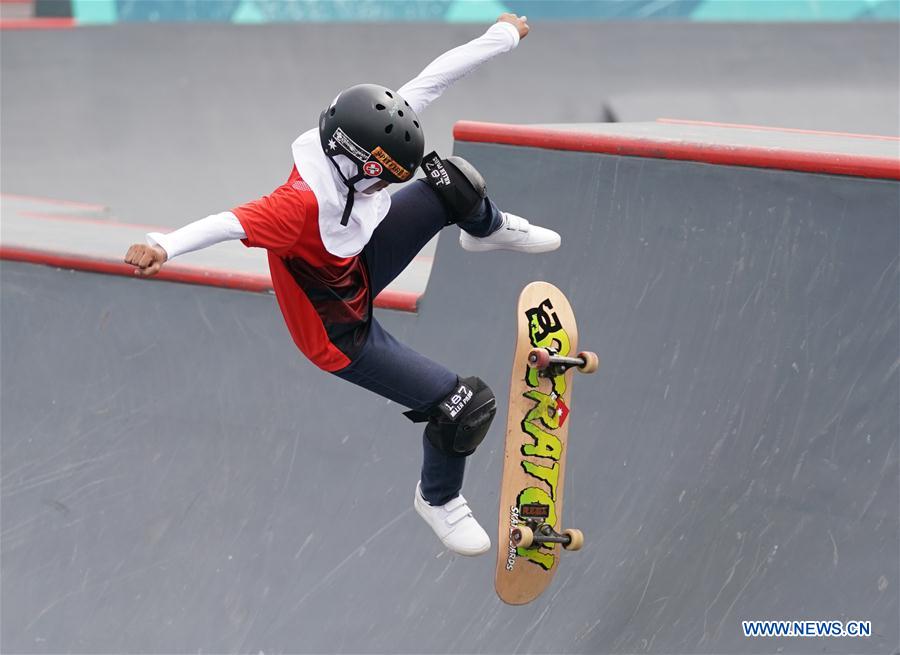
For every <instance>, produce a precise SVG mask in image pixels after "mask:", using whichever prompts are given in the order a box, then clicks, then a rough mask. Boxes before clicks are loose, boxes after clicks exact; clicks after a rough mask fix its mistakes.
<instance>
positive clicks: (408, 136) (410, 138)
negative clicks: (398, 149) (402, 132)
mask: <svg viewBox="0 0 900 655" xmlns="http://www.w3.org/2000/svg"><path fill="white" fill-rule="evenodd" d="M406 141H407V143H408V142H410V141H412V137H411V136H410V135H409V132H407V133H406Z"/></svg>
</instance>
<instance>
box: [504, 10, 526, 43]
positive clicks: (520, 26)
mask: <svg viewBox="0 0 900 655" xmlns="http://www.w3.org/2000/svg"><path fill="white" fill-rule="evenodd" d="M497 22H498V23H509V24H510V25H513V26H514V27H515V28H516V29H517V30H519V38H520V39H524V38H525V37H526V36H528V32H529V30H530V29H531V28H530V27H528V16H522V17H521V18H519V17H518V16H516V15H515V14H501V15H500V18H498V19H497Z"/></svg>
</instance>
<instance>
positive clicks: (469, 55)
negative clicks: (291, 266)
mask: <svg viewBox="0 0 900 655" xmlns="http://www.w3.org/2000/svg"><path fill="white" fill-rule="evenodd" d="M518 44H519V32H518V30H517V29H516V27H515V26H514V25H512V24H510V23H506V22H500V23H494V24H493V25H491V26H490V27H489V28H488V30H487V31H486V32H485V33H484V34H483V35H482V36H480V37H478V38H476V39H473V40H472V41H469V42H468V43H466V44H463V45H461V46H458V47H456V48H454V49H452V50H449V51H448V52H445V53H444V54H442V55H441V56H440V57H438V58H437V59H435V60H434V61H432V62H431V63H430V64H428V66H426V67H425V69H424V70H422V72H421V73H419V74H418V75H417V76H416V77H415V78H414V79H412V80H410V81H409V82H407V83H406V84H404V85H403V86H402V87H400V89H399V90H398V91H397V92H398V94H399V95H400V96H401V97H402V98H403V99H404V100H406V101H407V102H408V103H409V104H410V106H411V107H412V108H413V110H414V111H415V112H416V114H419V113H421V112H422V111H423V110H424V109H425V108H426V107H428V105H430V104H431V103H432V102H433V101H434V100H436V99H437V98H438V97H440V95H441V94H442V93H443V92H444V91H446V90H447V88H448V87H449V86H450V85H451V84H453V83H454V82H456V81H457V80H459V79H461V78H462V77H464V76H465V75H467V74H468V73H470V72H471V71H473V70H475V69H476V68H477V67H478V66H480V65H481V64H483V63H485V62H486V61H488V60H490V59H492V58H494V57H496V56H497V55H499V54H502V53H504V52H509V51H510V50H512V49H513V48H515V47H516V46H517V45H518ZM292 151H293V154H294V163H295V164H296V166H297V170H298V171H299V172H300V175H301V176H302V177H303V179H304V181H305V182H307V183H308V184H309V186H310V187H311V188H312V190H313V192H314V193H315V195H316V200H317V201H318V204H319V230H320V234H321V236H322V241H323V244H324V245H325V247H326V249H327V250H328V251H329V252H331V253H332V254H334V255H337V256H339V257H349V256H352V255H355V254H358V253H359V252H360V251H361V250H362V249H363V248H364V247H365V245H366V244H367V243H368V241H369V238H370V237H371V236H372V232H374V230H375V228H376V227H377V226H378V224H379V223H380V222H381V221H382V220H383V219H384V217H385V216H386V215H387V212H388V210H389V209H390V194H388V193H387V191H384V190H382V191H379V192H378V193H375V194H371V195H363V194H357V197H356V200H355V202H354V207H353V212H352V213H351V216H350V221H349V222H348V224H347V225H346V226H342V225H341V224H340V220H341V214H342V212H343V209H344V204H343V203H344V201H345V199H346V187H345V186H344V184H343V182H342V180H341V179H340V177H339V176H338V174H337V171H335V170H334V168H333V166H332V164H331V162H329V161H328V158H327V157H326V156H325V154H324V152H322V148H321V145H320V142H319V135H318V129H312V130H309V131H307V132H305V133H304V134H302V135H301V136H300V137H298V138H297V140H296V141H294V144H293V146H292ZM245 237H246V234H245V232H244V229H243V227H242V226H241V224H240V222H239V221H238V219H237V217H236V216H235V215H234V214H233V213H232V212H230V211H226V212H221V213H218V214H212V215H211V216H207V217H206V218H203V219H200V220H199V221H194V222H193V223H190V224H189V225H186V226H184V227H182V228H180V229H178V230H175V231H174V232H170V233H168V234H162V233H159V232H151V233H149V234H148V235H147V241H148V243H150V244H151V245H159V246H160V247H162V248H163V249H164V250H165V251H166V254H167V255H168V258H169V259H172V258H173V257H177V256H178V255H181V254H184V253H187V252H192V251H194V250H200V249H202V248H206V247H208V246H211V245H213V244H216V243H219V242H221V241H227V240H231V239H243V238H245Z"/></svg>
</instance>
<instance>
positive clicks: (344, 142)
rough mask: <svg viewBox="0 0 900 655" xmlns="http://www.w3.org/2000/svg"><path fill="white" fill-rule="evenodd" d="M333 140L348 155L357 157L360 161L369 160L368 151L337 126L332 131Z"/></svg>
mask: <svg viewBox="0 0 900 655" xmlns="http://www.w3.org/2000/svg"><path fill="white" fill-rule="evenodd" d="M332 138H333V139H334V140H335V141H337V143H338V145H339V146H341V147H342V148H343V149H344V150H345V151H346V152H347V153H348V154H349V155H350V156H352V157H354V158H356V159H358V160H359V161H361V162H362V163H364V164H365V163H366V162H367V161H368V160H369V153H368V152H366V151H365V150H364V149H363V148H362V147H360V145H359V144H358V143H356V141H354V140H353V139H351V138H350V137H349V136H347V133H346V132H344V130H342V129H341V128H337V129H336V130H335V131H334V136H333V137H332Z"/></svg>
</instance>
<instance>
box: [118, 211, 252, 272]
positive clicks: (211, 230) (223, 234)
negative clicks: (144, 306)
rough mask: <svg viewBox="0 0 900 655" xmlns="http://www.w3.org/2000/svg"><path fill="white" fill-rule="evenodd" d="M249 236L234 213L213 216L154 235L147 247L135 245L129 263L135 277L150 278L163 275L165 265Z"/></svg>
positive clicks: (127, 256) (151, 235)
mask: <svg viewBox="0 0 900 655" xmlns="http://www.w3.org/2000/svg"><path fill="white" fill-rule="evenodd" d="M246 236H247V235H246V234H245V233H244V228H243V227H242V226H241V224H240V222H239V221H238V219H237V217H236V216H235V215H234V214H233V213H231V212H222V213H221V214H213V215H212V216H207V217H206V218H202V219H200V220H199V221H194V222H193V223H190V224H189V225H185V226H184V227H182V228H180V229H178V230H175V231H174V232H170V233H168V234H162V233H160V232H151V233H150V234H148V235H147V243H146V244H144V243H135V244H133V245H132V246H131V247H130V248H129V249H128V252H127V253H126V254H125V263H126V264H131V265H132V266H134V267H135V271H134V274H135V275H138V276H140V277H150V276H152V275H156V274H157V273H159V269H160V268H162V265H163V264H164V263H165V262H167V261H168V260H170V259H172V258H173V257H177V256H178V255H183V254H184V253H186V252H193V251H194V250H200V249H202V248H207V247H208V246H211V245H213V244H216V243H219V242H221V241H228V240H231V239H244V238H246Z"/></svg>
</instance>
